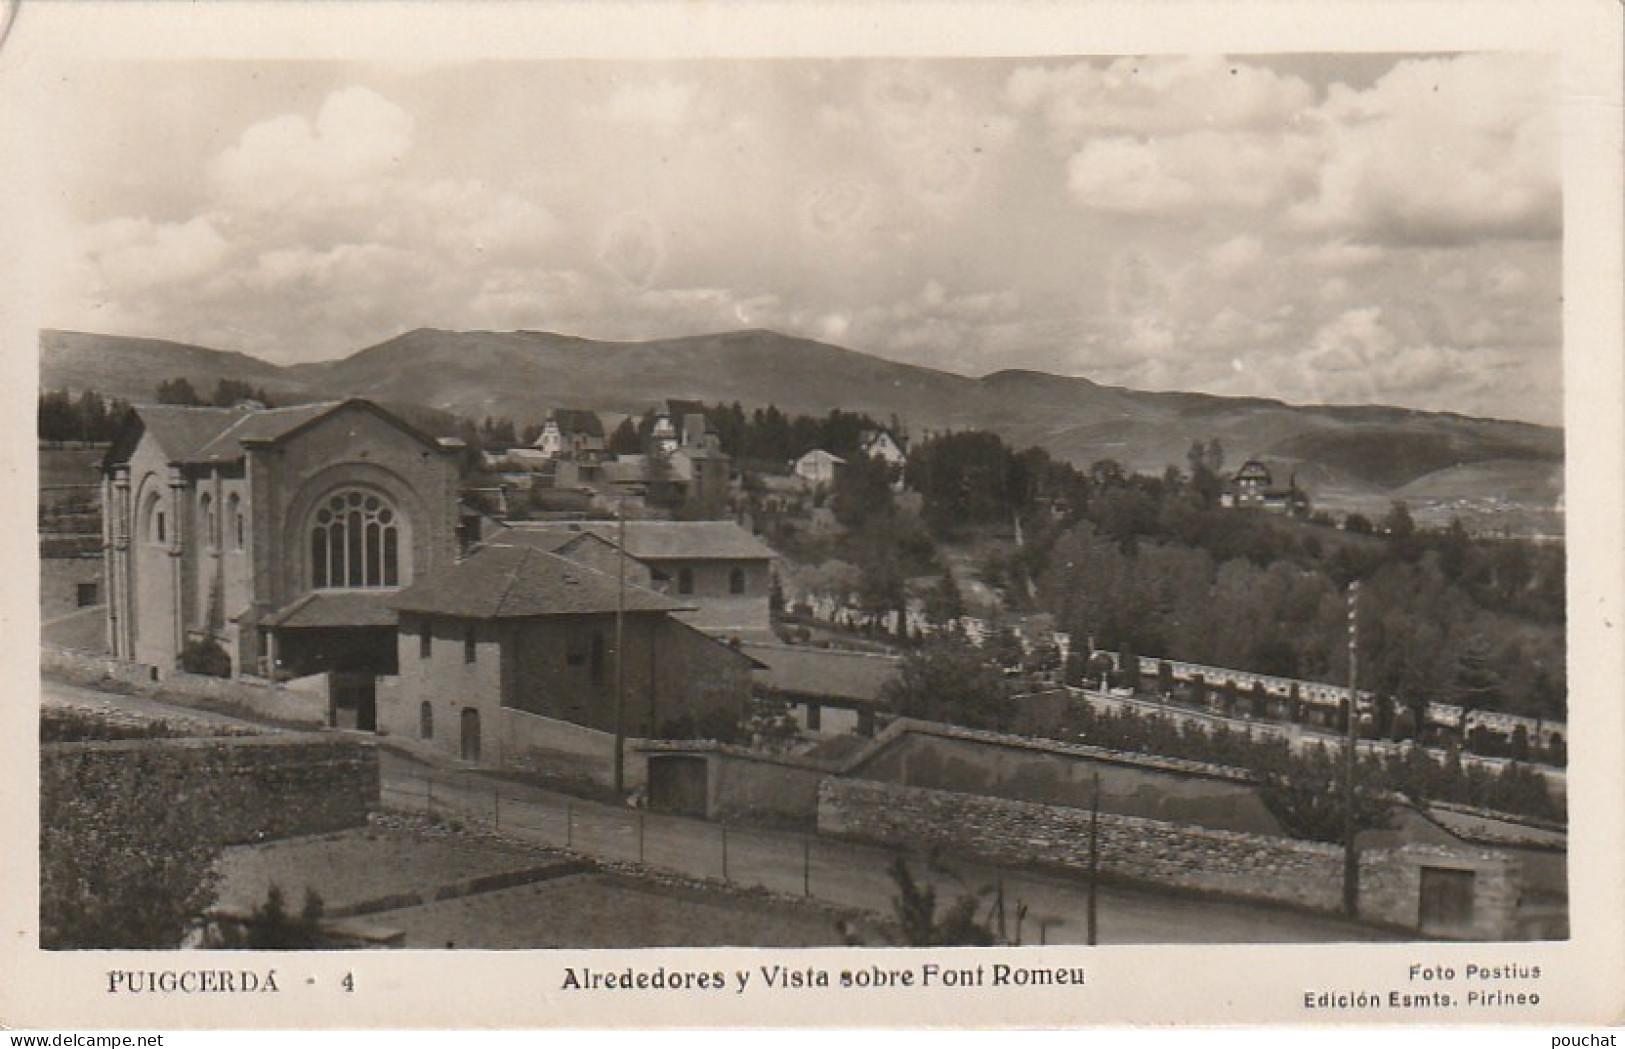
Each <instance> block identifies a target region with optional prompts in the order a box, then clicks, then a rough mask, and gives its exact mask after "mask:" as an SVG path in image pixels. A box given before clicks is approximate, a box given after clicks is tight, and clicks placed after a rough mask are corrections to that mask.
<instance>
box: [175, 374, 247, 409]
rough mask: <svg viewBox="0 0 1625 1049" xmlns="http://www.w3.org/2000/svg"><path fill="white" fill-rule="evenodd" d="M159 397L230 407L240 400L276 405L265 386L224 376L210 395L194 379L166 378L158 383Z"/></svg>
mask: <svg viewBox="0 0 1625 1049" xmlns="http://www.w3.org/2000/svg"><path fill="white" fill-rule="evenodd" d="M157 398H158V403H159V404H181V405H192V406H205V405H215V406H217V407H221V408H229V407H231V406H232V405H234V404H236V403H238V402H239V401H255V402H257V403H259V404H260V405H262V406H264V407H266V408H271V407H274V405H273V404H272V402H271V398H270V397H269V396H267V395H266V393H265V388H264V387H262V386H260V387H256V386H251V385H249V384H248V383H246V382H243V381H241V380H239V379H227V378H224V377H222V378H221V379H220V381H219V382H217V383H215V386H214V393H212V394H210V395H209V396H208V397H204V396H203V395H202V394H201V393H199V392H198V390H197V389H196V388H195V387H194V386H193V385H192V381H191V380H190V379H188V378H186V377H185V376H181V377H179V378H175V379H166V380H164V381H163V382H161V383H159V384H158V389H157Z"/></svg>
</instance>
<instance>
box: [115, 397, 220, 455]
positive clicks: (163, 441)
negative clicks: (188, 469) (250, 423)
mask: <svg viewBox="0 0 1625 1049" xmlns="http://www.w3.org/2000/svg"><path fill="white" fill-rule="evenodd" d="M135 411H136V415H137V416H138V417H139V418H140V420H141V426H142V428H143V429H145V430H146V432H147V433H149V434H151V435H152V438H153V440H155V441H157V442H158V447H159V448H162V449H163V451H164V454H165V455H166V456H168V457H169V458H170V459H171V460H173V461H176V462H180V461H185V460H188V459H189V458H190V457H191V456H192V455H194V454H195V453H196V452H197V450H198V449H199V448H202V447H203V446H204V445H206V444H208V443H209V442H210V441H212V440H214V439H215V438H216V437H219V436H220V435H221V434H222V433H224V432H225V431H226V430H228V429H230V428H231V427H232V425H233V424H235V423H238V422H241V421H242V419H243V417H244V416H245V415H246V414H248V413H247V411H246V409H242V408H189V407H183V406H181V405H175V404H144V405H141V406H139V407H137V408H136V409H135Z"/></svg>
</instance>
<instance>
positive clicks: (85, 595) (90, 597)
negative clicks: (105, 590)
mask: <svg viewBox="0 0 1625 1049" xmlns="http://www.w3.org/2000/svg"><path fill="white" fill-rule="evenodd" d="M97 589H98V588H97V586H96V584H95V583H80V584H78V585H77V586H76V587H74V601H75V602H76V603H77V604H78V606H79V607H80V608H89V607H90V606H91V605H93V604H95V603H96V598H97V596H98V594H97Z"/></svg>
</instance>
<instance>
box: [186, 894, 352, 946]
mask: <svg viewBox="0 0 1625 1049" xmlns="http://www.w3.org/2000/svg"><path fill="white" fill-rule="evenodd" d="M323 910H324V905H323V903H322V898H321V896H319V895H318V894H317V893H316V890H315V889H311V888H306V889H305V903H304V906H303V907H301V908H300V909H299V913H298V914H293V913H291V912H290V911H289V910H288V907H287V904H286V902H285V901H284V899H283V895H282V886H280V885H275V884H273V885H272V886H271V889H270V891H269V892H268V893H266V896H265V902H264V903H262V904H260V905H259V906H257V907H255V908H254V910H253V911H252V912H250V913H249V915H248V917H246V918H239V919H223V920H221V921H218V922H216V923H215V924H214V926H213V927H212V928H211V930H210V935H209V936H208V937H207V938H206V939H205V940H204V946H206V947H212V948H216V949H220V950H248V951H308V950H314V949H319V948H323V947H329V946H332V944H331V942H330V941H329V939H328V937H327V936H326V934H324V933H323V932H322V912H323Z"/></svg>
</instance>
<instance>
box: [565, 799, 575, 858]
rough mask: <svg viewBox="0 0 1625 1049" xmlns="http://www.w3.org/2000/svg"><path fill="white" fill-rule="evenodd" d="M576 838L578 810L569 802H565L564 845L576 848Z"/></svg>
mask: <svg viewBox="0 0 1625 1049" xmlns="http://www.w3.org/2000/svg"><path fill="white" fill-rule="evenodd" d="M575 838H576V810H575V806H574V805H571V804H570V803H569V802H565V803H564V847H565V848H567V849H569V848H574V847H575Z"/></svg>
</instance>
